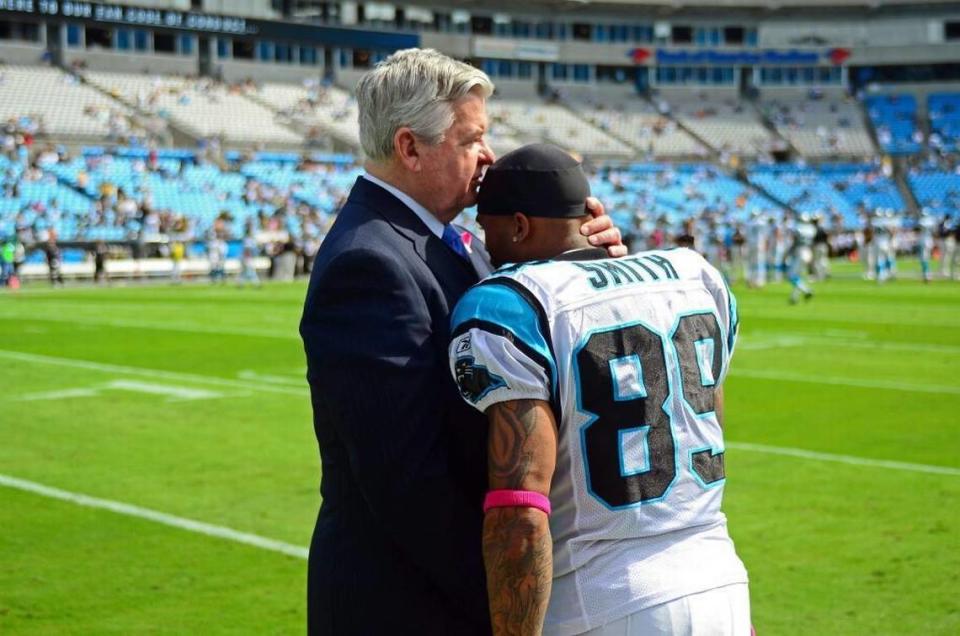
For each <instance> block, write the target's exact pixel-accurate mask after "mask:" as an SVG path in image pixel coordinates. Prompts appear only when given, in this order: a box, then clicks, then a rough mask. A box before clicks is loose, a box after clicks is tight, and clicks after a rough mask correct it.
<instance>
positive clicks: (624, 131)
mask: <svg viewBox="0 0 960 636" xmlns="http://www.w3.org/2000/svg"><path fill="white" fill-rule="evenodd" d="M561 98H562V99H563V101H564V102H565V103H566V104H567V105H568V106H569V107H570V108H572V109H574V110H576V111H577V112H578V113H579V114H580V115H581V116H582V117H583V118H584V119H586V120H587V121H589V122H590V123H592V124H593V125H594V126H596V127H597V128H599V129H601V130H604V131H607V132H609V133H610V134H611V135H613V136H614V137H616V138H618V139H620V140H622V141H624V142H626V143H628V144H630V145H631V146H633V147H634V148H636V149H637V151H639V152H640V153H642V154H644V155H646V156H648V157H654V158H656V159H658V160H659V159H684V158H698V157H699V158H703V157H706V156H707V155H708V154H709V151H708V150H707V149H706V148H705V147H704V146H703V144H701V143H700V142H699V141H697V140H696V139H694V138H693V137H692V136H690V135H689V134H688V133H687V132H686V131H684V130H683V129H682V128H679V127H678V126H677V124H676V122H674V121H673V120H671V119H669V118H667V117H665V116H664V115H662V114H661V113H659V112H657V109H656V107H654V106H653V105H652V104H651V103H650V102H648V101H647V100H645V99H643V98H641V97H640V96H639V95H637V94H636V92H635V91H633V90H632V89H631V90H628V91H616V92H612V91H606V92H599V91H595V90H594V91H590V90H579V91H578V90H573V89H567V90H565V91H564V92H563V93H562V94H561Z"/></svg>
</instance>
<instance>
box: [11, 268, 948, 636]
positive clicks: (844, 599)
mask: <svg viewBox="0 0 960 636" xmlns="http://www.w3.org/2000/svg"><path fill="white" fill-rule="evenodd" d="M33 287H35V288H36V289H35V290H34V289H32V288H31V287H29V286H28V288H26V289H24V290H22V292H21V293H19V294H16V295H11V294H7V293H3V294H0V381H2V385H3V387H4V389H5V390H4V391H3V393H2V397H0V634H5V635H10V634H58V635H59V634H110V633H117V634H132V633H136V634H140V633H188V634H192V633H203V634H219V633H224V634H228V633H243V634H297V633H302V632H303V631H304V622H305V611H304V597H305V594H304V588H305V570H306V561H305V559H304V556H303V555H304V554H305V546H306V545H307V544H308V541H309V536H310V532H311V530H312V528H313V520H314V516H315V514H316V510H317V506H318V504H319V497H318V493H317V486H318V483H319V474H320V471H319V465H318V464H319V462H318V459H317V453H316V444H315V440H314V437H313V432H312V426H311V421H310V407H309V403H308V397H307V391H306V387H305V382H304V380H303V375H304V360H303V354H302V350H301V346H300V341H299V337H298V335H297V322H298V319H299V313H300V307H301V302H302V298H303V293H304V287H305V286H304V284H302V283H299V284H293V285H269V286H267V287H266V288H264V289H261V290H254V289H236V288H234V287H232V286H229V287H217V288H211V287H208V286H205V285H186V286H183V287H179V288H177V287H167V286H149V287H122V288H100V289H95V288H90V287H87V288H67V289H63V290H50V289H48V288H46V287H45V285H41V284H36V285H34V286H33ZM734 289H735V291H736V293H737V295H738V298H739V301H740V312H741V318H742V332H741V339H740V341H739V345H738V347H739V348H738V351H737V353H736V356H735V358H734V362H733V365H732V370H731V374H730V377H729V379H728V381H727V390H726V393H727V406H726V412H727V424H726V436H727V440H728V444H729V445H728V451H727V474H728V480H727V489H726V497H725V502H724V504H725V509H726V511H727V514H728V516H729V518H730V528H731V532H732V534H733V536H734V539H735V541H736V544H737V548H738V551H739V553H740V555H741V557H742V558H743V560H744V561H745V563H746V564H747V567H748V569H749V571H750V577H751V596H752V602H753V620H754V623H755V625H756V627H757V630H758V633H759V634H760V635H761V636H766V635H767V634H891V635H893V634H897V635H900V634H924V635H934V634H945V635H946V634H958V633H960V435H958V433H960V430H958V412H960V284H956V283H949V282H941V281H938V282H935V283H934V284H931V285H922V284H920V283H919V282H917V281H916V280H902V281H898V282H894V283H891V284H887V285H885V286H877V285H875V284H871V283H866V282H862V281H859V280H856V279H854V278H853V277H852V276H851V277H849V278H846V279H843V280H833V281H829V282H827V283H823V284H820V285H818V287H817V296H816V298H814V300H813V301H812V302H810V303H808V304H802V305H798V306H795V307H791V306H788V305H787V302H786V298H787V294H788V290H787V287H786V285H783V284H780V285H771V286H768V287H767V288H765V289H763V290H761V291H750V290H747V289H746V288H744V287H742V286H735V288H734ZM874 460H880V461H874ZM17 480H20V481H17ZM44 487H46V488H47V489H44ZM50 489H55V490H50ZM82 496H86V497H89V498H96V499H95V500H91V499H83V498H82ZM103 500H109V502H116V503H115V504H107V503H105V501H103ZM122 505H125V506H128V507H120V508H117V506H122ZM104 506H114V508H115V509H107V508H105V507H104ZM131 506H132V507H134V508H131ZM147 511H153V512H154V513H163V514H165V515H169V516H167V517H163V516H161V517H157V516H155V515H154V516H151V513H150V512H147ZM121 513H123V514H121ZM128 513H133V514H128ZM183 520H192V521H195V522H202V523H203V524H209V526H207V525H201V526H196V527H193V529H188V528H183V527H176V526H175V525H170V524H171V523H173V524H180V525H184V523H185V522H184V521H183ZM226 529H232V530H233V531H235V532H238V533H247V534H250V535H257V536H258V537H262V538H263V539H269V540H273V541H274V542H275V543H269V544H265V545H260V546H257V545H251V544H249V543H243V542H240V541H238V540H237V539H238V538H239V539H242V540H246V539H249V538H250V537H248V536H247V534H244V535H240V536H237V535H231V534H229V531H228V530H226ZM224 535H225V536H224ZM284 551H286V552H284ZM398 620H402V617H398Z"/></svg>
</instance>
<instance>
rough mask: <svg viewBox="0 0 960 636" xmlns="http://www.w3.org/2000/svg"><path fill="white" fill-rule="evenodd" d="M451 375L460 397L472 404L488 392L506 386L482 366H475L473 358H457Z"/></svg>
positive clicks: (501, 379)
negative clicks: (458, 389) (455, 382)
mask: <svg viewBox="0 0 960 636" xmlns="http://www.w3.org/2000/svg"><path fill="white" fill-rule="evenodd" d="M453 375H454V377H455V378H456V380H457V386H459V387H460V395H462V396H463V397H464V398H466V399H467V400H469V401H470V402H471V403H473V404H476V403H477V402H479V401H480V400H481V399H483V397H484V396H486V394H487V393H489V392H490V391H493V390H495V389H499V388H501V387H506V386H507V383H506V382H504V381H503V378H501V377H500V376H499V375H497V374H495V373H490V370H489V369H487V367H485V366H483V365H482V364H477V363H476V361H475V360H474V358H473V356H466V357H463V358H457V359H456V361H455V362H454V365H453Z"/></svg>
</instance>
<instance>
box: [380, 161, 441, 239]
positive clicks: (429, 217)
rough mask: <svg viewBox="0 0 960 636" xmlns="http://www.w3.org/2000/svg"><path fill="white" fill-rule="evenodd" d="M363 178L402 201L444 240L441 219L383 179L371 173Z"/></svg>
mask: <svg viewBox="0 0 960 636" xmlns="http://www.w3.org/2000/svg"><path fill="white" fill-rule="evenodd" d="M363 178H364V179H366V180H367V181H369V182H371V183H375V184H377V185H378V186H380V187H381V188H383V189H384V190H386V191H387V192H389V193H390V194H392V195H393V196H395V197H397V198H398V199H400V201H401V202H403V204H404V205H406V206H407V207H408V208H410V209H411V210H412V211H413V213H414V214H416V215H417V217H419V219H420V220H421V221H423V224H424V225H426V226H427V229H429V230H430V231H431V232H432V233H433V234H434V235H435V236H436V237H437V238H443V227H444V225H443V223H441V222H440V219H438V218H437V217H435V216H433V214H431V213H430V211H429V210H427V208H425V207H423V206H422V205H420V204H419V203H417V202H416V201H414V200H413V198H412V197H410V195H408V194H407V193H406V192H403V191H402V190H400V189H399V188H397V187H396V186H393V185H390V184H389V183H387V182H386V181H384V180H383V179H378V178H377V177H375V176H373V175H372V174H370V173H369V172H364V173H363Z"/></svg>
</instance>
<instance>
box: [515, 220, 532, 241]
mask: <svg viewBox="0 0 960 636" xmlns="http://www.w3.org/2000/svg"><path fill="white" fill-rule="evenodd" d="M528 236H530V218H529V217H528V216H527V215H526V214H524V213H523V212H514V213H513V242H514V243H520V242H522V241H524V240H525V239H526V238H527V237H528Z"/></svg>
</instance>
